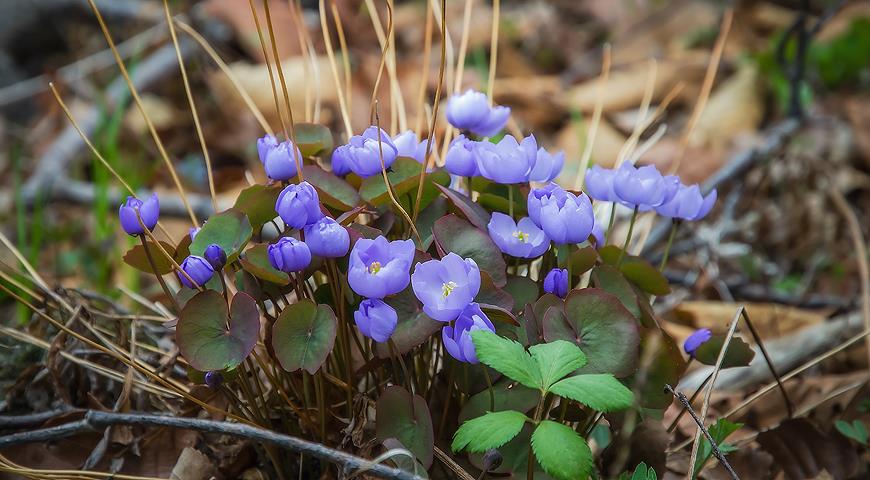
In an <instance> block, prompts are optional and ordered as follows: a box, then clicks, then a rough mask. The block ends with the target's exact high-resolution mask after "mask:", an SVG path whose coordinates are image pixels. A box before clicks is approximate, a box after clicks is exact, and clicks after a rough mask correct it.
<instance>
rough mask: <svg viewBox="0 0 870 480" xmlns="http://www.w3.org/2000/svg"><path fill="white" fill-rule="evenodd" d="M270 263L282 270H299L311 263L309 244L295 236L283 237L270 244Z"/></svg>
mask: <svg viewBox="0 0 870 480" xmlns="http://www.w3.org/2000/svg"><path fill="white" fill-rule="evenodd" d="M268 251H269V263H271V264H272V266H273V267H275V268H276V269H278V270H281V271H282V272H287V273H290V272H299V271H302V270H305V268H306V267H307V266H308V265H309V264H310V263H311V250H309V249H308V245H306V244H305V242H303V241H301V240H297V239H295V238H293V237H281V238H279V239H278V241H277V242H275V243H273V244H271V245H269V250H268Z"/></svg>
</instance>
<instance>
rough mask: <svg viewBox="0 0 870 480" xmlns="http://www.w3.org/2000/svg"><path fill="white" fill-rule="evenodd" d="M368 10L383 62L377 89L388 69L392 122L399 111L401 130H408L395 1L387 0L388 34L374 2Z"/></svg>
mask: <svg viewBox="0 0 870 480" xmlns="http://www.w3.org/2000/svg"><path fill="white" fill-rule="evenodd" d="M366 8H367V9H368V11H369V18H370V19H371V21H372V26H373V27H374V29H375V34H376V35H377V37H378V42H379V43H380V45H381V55H382V58H381V59H382V62H381V65H380V68H379V70H378V79H377V80H376V82H375V86H376V87H377V86H378V85H379V84H380V81H379V80H380V77H381V73H382V71H383V69H384V67H386V70H387V76H388V77H389V79H390V122H391V123H395V122H396V119H397V116H396V110H398V123H399V128H400V129H401V130H406V129H407V128H408V120H407V115H406V113H405V100H404V98H403V97H402V91H401V89H400V86H399V81H398V78H397V77H396V48H395V45H396V32H395V27H394V25H393V13H394V8H393V0H387V32H386V34H384V30H383V26H382V25H381V20H380V18H378V15H377V12H378V11H377V8H376V7H375V4H374V1H373V0H366ZM377 90H378V89H377V88H375V89H374V91H373V92H372V101H371V102H370V107H371V106H373V105H374V97H375V95H376V94H377Z"/></svg>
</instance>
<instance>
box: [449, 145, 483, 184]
mask: <svg viewBox="0 0 870 480" xmlns="http://www.w3.org/2000/svg"><path fill="white" fill-rule="evenodd" d="M475 143H476V142H474V141H473V140H470V139H468V138H466V137H465V135H459V136H458V137H456V139H455V140H453V141H452V142H450V148H449V149H448V150H447V156H446V157H444V168H446V169H447V171H448V172H450V173H452V174H453V175H460V176H463V177H473V176H476V175H479V174H480V172H479V171H478V170H477V162H476V161H475V159H474V153H473V152H472V150H473V149H474V144H475Z"/></svg>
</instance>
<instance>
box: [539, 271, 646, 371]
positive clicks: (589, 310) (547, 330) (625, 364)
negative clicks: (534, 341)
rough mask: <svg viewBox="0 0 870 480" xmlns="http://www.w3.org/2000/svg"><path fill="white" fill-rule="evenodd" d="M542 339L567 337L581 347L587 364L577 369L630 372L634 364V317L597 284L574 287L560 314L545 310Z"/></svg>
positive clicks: (635, 344) (635, 366)
mask: <svg viewBox="0 0 870 480" xmlns="http://www.w3.org/2000/svg"><path fill="white" fill-rule="evenodd" d="M543 330H544V339H545V340H547V341H548V342H552V341H554V340H567V341H569V342H573V343H574V344H576V345H577V346H579V347H580V349H581V350H583V353H585V354H586V358H587V360H588V361H589V362H588V364H587V365H586V366H585V367H584V368H583V369H582V370H581V371H580V372H579V373H612V374H614V375H616V376H619V377H624V376H626V375H630V374H631V373H633V372H634V371H635V369H636V368H637V358H638V356H637V346H638V343H639V342H640V336H639V333H638V326H637V320H635V318H634V317H633V316H632V315H631V313H630V312H629V311H628V310H626V309H625V307H624V306H623V305H622V303H621V302H620V301H619V299H618V298H616V297H614V296H613V295H611V294H609V293H607V292H605V291H604V290H601V289H598V288H584V289H582V290H574V291H572V292H571V293H569V294H568V297H567V298H566V299H565V308H564V313H563V314H562V315H553V314H545V316H544V318H543Z"/></svg>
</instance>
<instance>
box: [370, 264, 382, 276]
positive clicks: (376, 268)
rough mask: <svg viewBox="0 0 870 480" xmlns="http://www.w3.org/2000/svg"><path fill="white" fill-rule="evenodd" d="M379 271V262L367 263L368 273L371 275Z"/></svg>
mask: <svg viewBox="0 0 870 480" xmlns="http://www.w3.org/2000/svg"><path fill="white" fill-rule="evenodd" d="M380 271H381V262H372V263H371V264H370V265H369V273H371V274H372V275H374V274H376V273H378V272H380Z"/></svg>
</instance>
